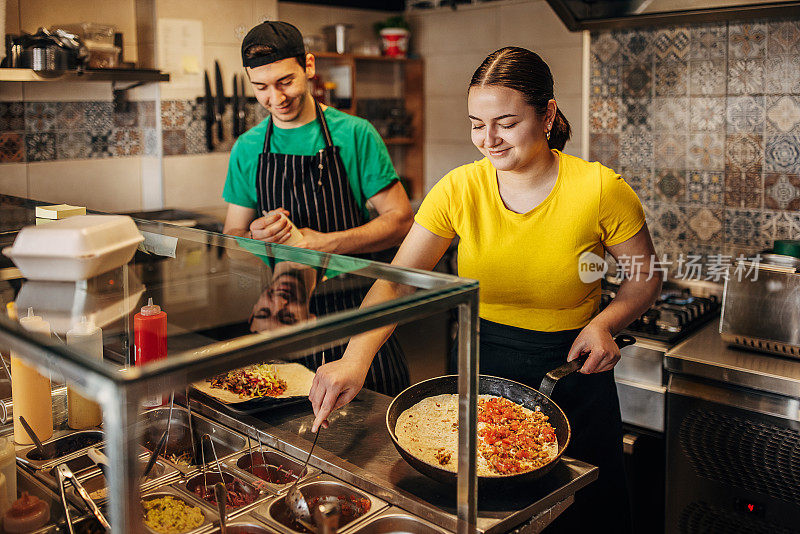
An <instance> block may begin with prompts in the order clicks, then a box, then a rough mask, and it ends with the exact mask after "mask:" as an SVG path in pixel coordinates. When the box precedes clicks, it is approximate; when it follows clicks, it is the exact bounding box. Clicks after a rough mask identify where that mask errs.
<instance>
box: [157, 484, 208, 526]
mask: <svg viewBox="0 0 800 534" xmlns="http://www.w3.org/2000/svg"><path fill="white" fill-rule="evenodd" d="M166 496H171V497H175V498H176V499H180V500H182V501H184V502H185V503H186V504H187V505H189V506H194V507H196V508H200V511H201V512H203V523H201V524H200V526H198V527H197V528H193V529H191V530H187V531H185V532H182V533H181V534H190V533H194V532H202V531H204V530H207V529H209V528H211V526H212V525H213V524H214V523H215V522H217V521H219V516H218V515H217V513H216V512H215V511H214V510H213V509H211V508H209V507H207V506H204V505H202V504H198V503H196V502H194V501H193V500H192V499H189V498H187V496H186V495H184V494H183V493H181V492H180V491H177V490H175V489H174V488H172V487H170V486H162V487H159V488H156V489H154V490H152V491H149V492H146V493H144V494H143V495H142V500H143V501H146V500H149V499H154V498H157V497H166ZM144 528H145V530H146V531H147V532H152V533H153V534H158V532H157V531H155V530H153V529H151V528H150V527H148V526H147V525H145V526H144Z"/></svg>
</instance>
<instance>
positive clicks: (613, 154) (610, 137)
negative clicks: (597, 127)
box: [589, 133, 619, 169]
mask: <svg viewBox="0 0 800 534" xmlns="http://www.w3.org/2000/svg"><path fill="white" fill-rule="evenodd" d="M589 136H590V137H589V139H590V141H589V147H590V148H589V152H590V154H589V159H590V160H592V161H602V162H603V164H604V165H606V166H607V167H611V168H612V169H615V168H617V167H619V134H610V133H592V134H589Z"/></svg>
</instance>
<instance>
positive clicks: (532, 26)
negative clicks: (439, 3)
mask: <svg viewBox="0 0 800 534" xmlns="http://www.w3.org/2000/svg"><path fill="white" fill-rule="evenodd" d="M409 19H410V22H411V24H412V28H413V45H412V46H413V49H414V50H415V51H416V52H417V53H419V55H420V56H422V57H423V58H424V59H425V84H426V86H425V93H426V98H425V135H426V143H425V186H426V191H427V190H429V189H430V188H431V187H432V186H433V184H435V183H436V182H437V181H438V180H439V179H440V178H441V177H442V176H444V175H445V174H446V173H447V172H448V171H450V170H451V169H453V168H455V167H457V166H459V165H462V164H464V163H468V162H470V161H473V160H475V159H479V158H480V157H481V155H480V153H479V152H478V151H477V149H475V147H474V146H473V145H472V143H471V141H470V139H469V120H468V119H467V109H466V106H467V101H466V93H467V85H468V84H469V80H470V78H471V77H472V73H473V72H474V71H475V69H476V68H477V67H478V65H480V63H481V61H483V59H484V58H485V57H486V56H487V55H488V54H490V53H491V52H493V51H494V50H497V49H498V48H501V47H503V46H509V45H513V46H522V47H525V48H528V49H530V50H533V51H534V52H536V53H538V54H539V55H540V56H542V58H543V59H544V60H545V62H547V64H548V65H549V66H550V70H551V71H552V73H553V78H554V80H555V96H556V100H557V102H558V104H559V107H561V109H562V111H563V112H564V114H565V115H566V117H567V120H569V122H570V124H571V125H572V128H573V137H572V140H570V141H569V142H568V143H567V146H566V148H565V152H569V153H571V154H576V155H580V152H581V139H582V137H583V135H584V131H583V124H582V121H581V88H582V75H581V61H582V50H583V41H582V35H581V34H580V33H572V32H569V31H568V30H567V29H566V27H565V26H564V24H563V23H562V22H561V20H560V19H559V18H558V17H557V16H556V14H555V13H554V12H553V10H552V9H551V8H550V6H549V5H548V4H547V3H546V2H544V1H543V0H532V1H505V2H498V3H495V4H487V5H485V6H484V5H477V6H464V7H459V9H458V10H456V11H452V10H450V9H438V10H432V11H412V12H410V14H409Z"/></svg>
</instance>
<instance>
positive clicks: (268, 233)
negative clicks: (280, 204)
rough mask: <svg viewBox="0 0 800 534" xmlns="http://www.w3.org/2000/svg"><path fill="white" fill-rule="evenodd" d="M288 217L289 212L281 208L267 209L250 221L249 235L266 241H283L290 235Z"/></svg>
mask: <svg viewBox="0 0 800 534" xmlns="http://www.w3.org/2000/svg"><path fill="white" fill-rule="evenodd" d="M282 214H283V215H285V216H286V217H282V216H281V215H282ZM288 217H289V212H288V211H286V210H285V209H283V208H277V209H274V210H272V211H268V212H267V213H266V215H265V216H264V217H259V218H258V219H256V220H254V221H253V222H251V223H250V237H251V238H252V239H258V240H259V241H264V242H266V243H283V242H284V241H286V240H287V239H289V236H290V235H291V233H290V231H289V230H290V228H291V227H290V226H289V219H288ZM245 237H247V236H245Z"/></svg>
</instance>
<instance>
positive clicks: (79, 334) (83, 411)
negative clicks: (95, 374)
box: [67, 317, 103, 430]
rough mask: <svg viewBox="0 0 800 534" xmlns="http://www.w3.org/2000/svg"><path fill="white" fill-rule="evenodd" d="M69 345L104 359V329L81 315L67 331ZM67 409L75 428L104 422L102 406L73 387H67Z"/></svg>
mask: <svg viewBox="0 0 800 534" xmlns="http://www.w3.org/2000/svg"><path fill="white" fill-rule="evenodd" d="M67 345H69V346H70V347H71V348H73V349H75V350H76V351H78V352H80V353H81V354H86V355H88V356H90V357H94V358H97V359H98V360H102V359H103V331H102V330H101V329H100V328H99V327H97V326H95V325H94V323H93V322H91V321H88V320H87V319H86V317H81V322H80V323H78V324H77V325H76V326H75V328H73V329H72V330H69V331H68V332H67ZM67 410H68V413H69V415H68V417H67V424H68V425H69V427H70V428H72V429H73V430H83V429H85V428H91V427H93V426H100V424H101V423H102V422H103V413H102V411H100V406H99V405H98V404H97V403H96V402H94V401H91V400H89V399H87V398H86V397H84V396H83V395H81V394H80V393H78V392H77V391H75V390H73V389H72V388H67Z"/></svg>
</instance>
